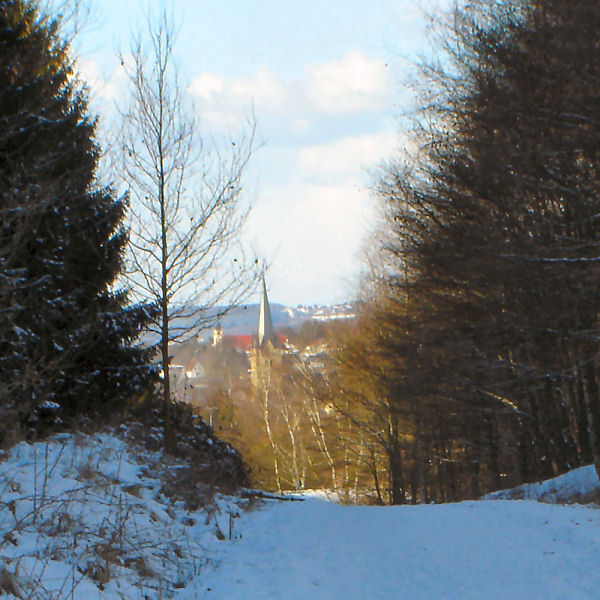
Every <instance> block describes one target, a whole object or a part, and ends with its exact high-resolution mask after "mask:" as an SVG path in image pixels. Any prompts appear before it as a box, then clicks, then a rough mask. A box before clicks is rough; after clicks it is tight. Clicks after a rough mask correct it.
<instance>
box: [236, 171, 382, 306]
mask: <svg viewBox="0 0 600 600" xmlns="http://www.w3.org/2000/svg"><path fill="white" fill-rule="evenodd" d="M282 203H284V204H285V207H282ZM373 219H374V208H373V205H372V203H371V201H370V200H369V197H368V194H367V193H366V192H365V191H364V190H361V189H359V188H358V187H357V186H356V185H355V184H353V183H352V182H340V183H338V184H330V185H327V184H312V183H308V182H307V183H304V184H297V185H293V186H285V185H282V184H279V185H274V186H271V187H269V188H266V189H265V190H264V191H263V193H262V194H261V198H260V200H259V201H258V202H257V203H256V205H255V207H254V209H253V210H252V213H251V216H250V219H249V221H248V224H247V231H246V238H247V239H248V240H250V241H251V243H252V245H253V246H254V248H255V249H256V250H257V252H259V254H260V255H261V256H264V257H265V258H266V259H267V261H269V262H271V269H270V272H269V287H270V288H271V289H272V298H273V299H274V300H276V301H278V302H285V303H290V304H295V303H298V302H309V301H310V298H313V301H320V302H329V301H333V300H334V299H336V300H339V301H341V300H343V299H345V298H343V297H340V289H343V288H344V284H345V282H348V281H350V280H352V279H354V278H355V277H356V276H357V275H358V272H359V270H360V267H361V265H362V261H361V259H360V256H359V252H360V249H361V245H362V240H363V239H364V236H365V234H366V233H367V231H368V229H369V227H370V224H371V223H372V222H373ZM303 290H304V291H305V293H303ZM316 290H318V292H316ZM348 295H349V294H348Z"/></svg>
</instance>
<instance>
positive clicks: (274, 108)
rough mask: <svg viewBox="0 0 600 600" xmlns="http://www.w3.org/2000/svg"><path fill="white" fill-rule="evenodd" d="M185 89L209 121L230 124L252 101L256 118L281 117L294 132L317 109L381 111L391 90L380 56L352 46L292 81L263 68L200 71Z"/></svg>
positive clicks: (303, 126)
mask: <svg viewBox="0 0 600 600" xmlns="http://www.w3.org/2000/svg"><path fill="white" fill-rule="evenodd" d="M188 91H189V93H190V94H191V95H192V96H193V97H195V98H196V99H197V100H198V110H199V112H200V115H201V117H202V119H203V120H204V121H205V122H208V123H209V125H212V126H216V127H218V128H223V127H224V128H227V127H231V125H234V124H235V123H239V121H240V118H243V116H244V115H245V114H247V112H248V109H249V108H250V107H251V106H253V107H254V108H255V110H256V113H257V116H258V117H259V121H260V120H261V119H263V120H264V119H272V118H283V119H285V120H287V127H288V129H289V130H290V131H292V132H295V133H298V132H303V131H306V129H307V128H308V126H309V124H310V119H311V116H314V115H316V114H319V113H322V114H344V113H359V112H364V111H374V110H382V109H383V110H385V109H386V107H389V106H391V97H392V91H393V89H392V85H391V77H390V75H389V73H388V70H387V68H386V66H385V63H384V62H383V60H378V59H373V58H370V57H368V56H366V55H365V54H362V53H361V52H358V51H351V52H348V53H347V54H346V55H344V56H343V57H342V58H341V59H340V60H335V61H329V62H324V63H318V64H313V65H310V66H308V67H307V68H306V69H305V71H304V73H303V74H302V75H301V76H300V77H298V78H296V79H294V80H291V81H286V80H285V79H283V78H282V77H279V76H277V75H275V74H274V73H272V72H270V71H268V70H267V69H264V68H261V69H258V70H256V71H255V72H254V73H251V74H249V75H241V76H231V77H226V76H224V75H222V74H218V73H210V72H207V71H204V72H202V73H199V74H198V75H196V76H195V77H194V78H193V79H192V81H191V83H190V86H189V88H188Z"/></svg>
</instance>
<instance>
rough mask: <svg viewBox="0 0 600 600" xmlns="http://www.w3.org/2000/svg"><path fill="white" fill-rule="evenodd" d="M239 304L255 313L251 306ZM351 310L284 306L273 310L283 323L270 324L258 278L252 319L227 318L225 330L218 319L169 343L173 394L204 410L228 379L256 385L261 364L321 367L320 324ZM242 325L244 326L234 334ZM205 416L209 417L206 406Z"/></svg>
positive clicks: (264, 292) (322, 339)
mask: <svg viewBox="0 0 600 600" xmlns="http://www.w3.org/2000/svg"><path fill="white" fill-rule="evenodd" d="M244 309H245V310H246V311H248V312H250V314H252V313H256V307H255V306H249V307H244ZM253 309H254V310H253ZM353 310H354V306H353V305H352V304H344V305H336V306H331V307H323V306H314V307H297V308H294V309H292V308H288V307H284V308H283V309H282V310H281V311H280V312H281V313H282V315H278V316H280V319H279V320H280V321H281V322H282V323H283V325H282V327H281V328H278V329H276V328H275V327H274V319H273V317H272V310H271V304H270V302H269V298H268V294H267V287H266V283H265V281H264V279H263V281H262V290H261V299H260V304H259V305H258V315H256V318H255V320H251V319H248V318H246V319H244V320H242V321H241V323H240V320H235V319H231V321H233V326H232V327H230V328H229V330H230V331H233V333H229V332H228V330H227V328H224V327H223V325H222V324H221V323H220V322H219V323H218V324H217V325H216V327H215V328H214V329H212V331H211V332H210V335H207V332H206V331H203V332H201V333H200V334H199V335H198V336H196V337H194V338H192V339H190V340H188V341H185V342H182V343H174V344H172V345H171V352H172V354H171V356H172V362H171V389H172V391H173V395H174V398H175V399H176V400H178V401H183V402H187V403H189V404H192V405H193V406H195V407H196V408H197V409H198V410H199V411H201V412H204V410H209V409H210V406H209V405H210V404H211V398H212V397H213V395H214V394H215V393H216V391H217V390H219V389H221V388H223V386H225V387H227V388H228V389H229V392H231V388H232V386H233V384H234V382H237V383H243V382H246V383H248V382H249V383H250V384H251V386H250V387H248V386H244V385H239V386H238V387H239V388H241V389H245V390H246V392H249V391H250V390H251V389H256V387H257V386H258V385H259V384H260V381H261V379H264V377H265V372H264V371H265V369H268V370H270V371H271V370H273V369H274V368H276V367H277V368H279V369H281V368H288V369H289V368H290V366H291V365H292V364H293V363H296V364H302V365H303V366H304V367H305V368H308V369H310V370H311V371H313V372H318V371H322V370H323V369H324V368H325V361H326V359H327V356H328V350H329V347H328V346H329V343H328V341H327V339H326V336H325V329H326V327H325V325H326V324H327V323H329V322H332V321H348V320H351V319H353V318H354V312H353ZM244 327H245V328H246V329H247V331H246V332H244V333H240V330H243V329H244ZM238 395H239V394H238ZM244 395H247V393H246V394H244ZM203 409H204V410H203ZM208 417H209V418H208V420H209V421H210V420H212V414H211V413H210V411H209V414H208Z"/></svg>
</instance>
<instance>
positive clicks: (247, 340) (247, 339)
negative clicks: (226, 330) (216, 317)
mask: <svg viewBox="0 0 600 600" xmlns="http://www.w3.org/2000/svg"><path fill="white" fill-rule="evenodd" d="M223 340H224V341H227V342H229V343H230V344H231V345H232V346H233V347H234V348H235V349H236V350H242V351H243V352H247V351H248V350H250V349H251V348H252V342H253V340H254V336H253V335H224V336H223Z"/></svg>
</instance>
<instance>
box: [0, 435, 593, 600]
mask: <svg viewBox="0 0 600 600" xmlns="http://www.w3.org/2000/svg"><path fill="white" fill-rule="evenodd" d="M157 461H158V463H159V462H160V456H158V455H151V454H150V453H147V452H144V451H141V450H139V449H138V450H132V449H131V448H130V447H128V446H127V445H126V444H125V443H124V442H123V441H121V440H119V439H117V438H115V437H113V436H110V435H107V434H104V435H96V436H93V437H91V438H86V437H85V436H76V437H74V436H63V437H58V438H55V439H54V440H52V441H51V442H50V443H48V444H46V443H38V444H36V445H33V446H29V445H27V444H20V445H19V446H17V447H15V448H14V449H13V451H12V452H11V454H10V456H8V458H7V459H6V460H4V461H3V462H2V463H0V527H1V528H2V529H1V535H0V596H2V592H4V596H3V597H6V596H8V594H9V592H10V591H13V592H14V593H15V594H16V595H17V596H20V597H22V598H71V597H73V598H79V599H82V600H83V599H87V598H127V599H130V598H131V599H134V598H145V597H147V598H161V597H162V598H169V597H175V598H179V599H181V600H191V599H195V598H215V599H220V600H236V599H240V600H241V599H243V600H260V599H261V598H265V599H267V598H269V599H273V598H277V599H279V600H295V599H298V600H304V599H317V600H318V599H344V600H349V599H361V600H364V599H386V600H388V599H394V598H401V599H420V598H423V599H425V598H426V599H434V600H442V599H457V600H465V599H486V600H489V599H494V598H502V599H506V598H510V599H512V598H518V599H520V598H527V599H537V598H542V599H543V600H553V599H565V600H567V599H568V600H577V599H584V598H586V599H588V598H589V599H597V598H599V597H600V592H599V590H600V569H598V564H599V561H600V511H599V510H597V509H596V508H594V507H589V506H581V505H553V504H542V503H538V502H535V501H532V500H486V501H481V502H462V503H459V504H447V505H438V506H434V505H428V506H416V507H411V506H405V507H371V506H343V505H340V504H336V503H331V502H328V501H326V500H325V499H322V498H315V497H307V498H306V499H305V500H304V501H297V502H281V501H277V500H264V501H256V502H255V503H254V505H253V506H252V507H251V508H250V509H249V510H247V511H244V510H242V509H243V508H244V502H245V501H243V500H241V499H239V498H238V499H236V498H224V497H217V498H215V499H214V502H212V503H210V504H209V505H207V507H206V508H202V509H200V510H197V511H192V512H190V511H187V510H186V509H185V507H184V506H183V504H182V503H181V502H177V501H173V500H170V499H169V498H166V497H165V496H164V495H163V494H162V493H161V482H160V480H159V479H157V473H158V472H159V470H157ZM566 481H567V482H570V483H569V485H571V484H573V481H576V482H578V483H577V484H576V485H577V486H581V485H584V483H582V482H586V481H587V483H585V485H586V486H587V485H589V486H592V487H593V486H594V485H595V486H596V487H597V485H598V482H597V479H596V480H595V481H594V477H593V475H592V474H591V473H590V471H589V469H588V470H583V471H580V472H574V474H571V475H570V476H569V477H567V478H566ZM556 482H557V480H554V483H553V484H552V486H550V484H547V483H544V484H542V486H541V488H543V489H545V490H546V488H548V487H553V488H557V487H560V486H561V485H566V484H565V480H562V482H560V481H559V482H558V484H557V483H556ZM541 488H540V489H541ZM528 489H529V492H530V495H535V494H534V492H533V491H531V490H533V489H534V488H528ZM586 489H587V488H586ZM546 491H547V490H546ZM34 497H35V502H34ZM230 534H231V535H230ZM230 537H231V539H230ZM73 587H74V593H73V594H71V591H72V589H73Z"/></svg>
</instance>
